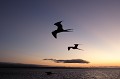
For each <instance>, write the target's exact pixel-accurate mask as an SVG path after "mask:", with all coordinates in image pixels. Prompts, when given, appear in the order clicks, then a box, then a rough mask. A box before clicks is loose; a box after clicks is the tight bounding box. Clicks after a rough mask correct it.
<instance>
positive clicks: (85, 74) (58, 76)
mask: <svg viewBox="0 0 120 79" xmlns="http://www.w3.org/2000/svg"><path fill="white" fill-rule="evenodd" d="M45 72H52V73H54V74H51V75H47V74H46V73H45ZM0 79H120V69H119V68H101V69H100V68H99V69H98V68H91V69H25V68H0Z"/></svg>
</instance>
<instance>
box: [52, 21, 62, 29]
mask: <svg viewBox="0 0 120 79" xmlns="http://www.w3.org/2000/svg"><path fill="white" fill-rule="evenodd" d="M61 22H62V21H59V22H56V23H55V24H54V25H56V26H57V27H58V28H57V30H63V26H62V24H61Z"/></svg>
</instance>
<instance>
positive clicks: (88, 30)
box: [0, 0, 120, 66]
mask: <svg viewBox="0 0 120 79" xmlns="http://www.w3.org/2000/svg"><path fill="white" fill-rule="evenodd" d="M61 20H62V21H63V22H62V25H63V26H64V28H66V29H74V32H70V33H60V34H58V39H55V38H54V37H53V36H52V34H51V32H52V31H53V30H55V29H56V26H54V23H55V22H58V21H61ZM119 34H120V0H0V61H1V62H16V63H30V64H43V65H54V66H120V48H119V47H120V35H119ZM74 43H79V44H83V45H80V46H79V48H82V49H84V50H85V51H79V50H71V51H68V50H67V47H68V46H73V44H74ZM45 58H54V59H83V60H87V61H89V62H90V63H89V64H63V63H54V62H52V61H43V60H42V59H45Z"/></svg>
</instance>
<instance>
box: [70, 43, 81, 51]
mask: <svg viewBox="0 0 120 79" xmlns="http://www.w3.org/2000/svg"><path fill="white" fill-rule="evenodd" d="M74 45H75V46H74V47H73V46H69V47H68V51H69V50H70V49H71V48H72V49H78V50H82V51H83V49H79V48H78V45H79V44H74Z"/></svg>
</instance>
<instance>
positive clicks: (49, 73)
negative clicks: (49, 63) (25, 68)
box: [45, 72, 54, 75]
mask: <svg viewBox="0 0 120 79" xmlns="http://www.w3.org/2000/svg"><path fill="white" fill-rule="evenodd" d="M45 73H46V74H47V75H52V74H54V73H52V72H45Z"/></svg>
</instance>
